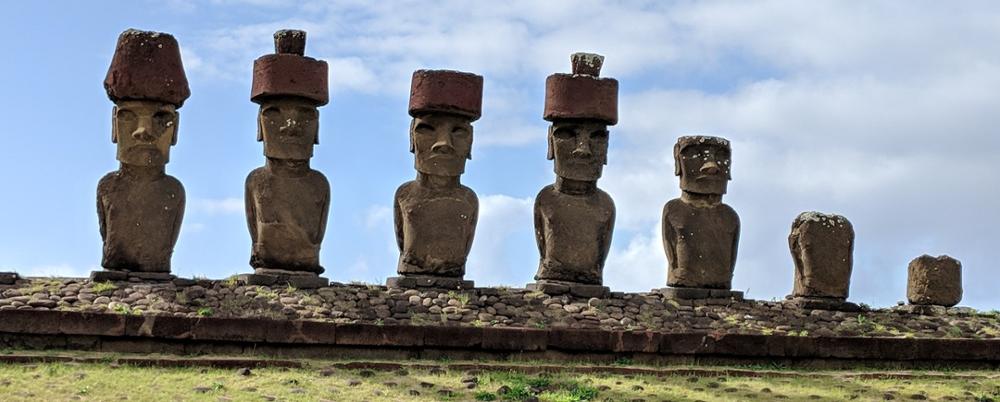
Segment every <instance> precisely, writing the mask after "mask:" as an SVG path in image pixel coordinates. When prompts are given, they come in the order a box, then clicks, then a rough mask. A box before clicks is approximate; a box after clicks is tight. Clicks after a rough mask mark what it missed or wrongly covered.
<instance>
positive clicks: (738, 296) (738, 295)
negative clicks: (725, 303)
mask: <svg viewBox="0 0 1000 402" xmlns="http://www.w3.org/2000/svg"><path fill="white" fill-rule="evenodd" d="M709 296H710V297H712V298H717V299H733V300H743V291H742V290H728V289H711V290H709Z"/></svg>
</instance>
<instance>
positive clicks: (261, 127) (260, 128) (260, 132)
mask: <svg viewBox="0 0 1000 402" xmlns="http://www.w3.org/2000/svg"><path fill="white" fill-rule="evenodd" d="M263 111H264V110H263V108H261V112H263ZM263 119H264V114H263V113H261V114H258V115H257V142H261V141H264V122H262V121H261V120H263Z"/></svg>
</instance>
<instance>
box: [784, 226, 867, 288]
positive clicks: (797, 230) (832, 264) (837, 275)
mask: <svg viewBox="0 0 1000 402" xmlns="http://www.w3.org/2000/svg"><path fill="white" fill-rule="evenodd" d="M788 247H789V249H790V250H791V252H792V260H793V261H794V262H795V286H794V289H793V291H792V295H793V296H796V297H824V298H835V299H847V295H848V292H849V288H850V284H851V270H852V268H853V265H854V226H852V225H851V222H850V221H848V220H847V218H844V217H843V216H840V215H828V214H822V213H819V212H803V213H801V214H799V216H798V217H796V218H795V221H794V222H792V232H791V234H789V235H788Z"/></svg>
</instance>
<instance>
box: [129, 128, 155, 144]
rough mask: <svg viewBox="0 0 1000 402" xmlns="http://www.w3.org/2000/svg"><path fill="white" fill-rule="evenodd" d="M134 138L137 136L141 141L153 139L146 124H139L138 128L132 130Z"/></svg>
mask: <svg viewBox="0 0 1000 402" xmlns="http://www.w3.org/2000/svg"><path fill="white" fill-rule="evenodd" d="M132 138H135V139H137V140H139V141H150V140H152V138H151V137H150V136H149V132H148V131H146V127H144V126H139V127H138V128H136V129H135V131H133V132H132Z"/></svg>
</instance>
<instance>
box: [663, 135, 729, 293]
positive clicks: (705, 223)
mask: <svg viewBox="0 0 1000 402" xmlns="http://www.w3.org/2000/svg"><path fill="white" fill-rule="evenodd" d="M730 153H731V152H730V148H729V141H728V140H726V139H723V138H719V137H705V136H692V137H680V138H679V139H678V140H677V144H676V145H674V163H675V170H674V173H675V174H676V175H678V176H680V183H681V190H682V193H681V198H676V199H673V200H670V201H669V202H667V204H666V205H665V206H664V207H663V248H664V250H665V251H666V254H667V262H668V268H667V285H669V286H671V287H690V288H710V289H729V288H730V287H732V280H733V269H734V268H735V266H736V250H737V247H738V245H739V237H740V218H739V216H738V215H737V214H736V211H734V210H733V209H732V208H730V207H729V206H728V205H726V204H723V203H722V195H723V194H725V193H726V187H727V183H728V181H729V180H730V178H731V174H730V164H731V160H732V158H731V155H730Z"/></svg>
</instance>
